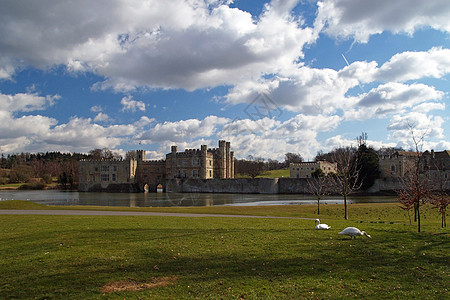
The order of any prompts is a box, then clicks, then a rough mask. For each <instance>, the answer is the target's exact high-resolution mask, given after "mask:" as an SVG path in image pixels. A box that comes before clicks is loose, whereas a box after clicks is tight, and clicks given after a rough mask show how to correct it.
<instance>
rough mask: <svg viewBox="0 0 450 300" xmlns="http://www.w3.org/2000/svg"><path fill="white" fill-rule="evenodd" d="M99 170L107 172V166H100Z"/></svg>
mask: <svg viewBox="0 0 450 300" xmlns="http://www.w3.org/2000/svg"><path fill="white" fill-rule="evenodd" d="M101 170H102V172H108V171H109V166H101Z"/></svg>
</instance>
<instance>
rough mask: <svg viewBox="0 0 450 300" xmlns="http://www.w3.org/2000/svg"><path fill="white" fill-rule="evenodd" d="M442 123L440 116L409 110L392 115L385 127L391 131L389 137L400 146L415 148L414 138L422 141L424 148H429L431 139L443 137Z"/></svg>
mask: <svg viewBox="0 0 450 300" xmlns="http://www.w3.org/2000/svg"><path fill="white" fill-rule="evenodd" d="M443 123H444V120H443V119H442V117H440V116H433V115H426V114H425V113H420V112H410V113H407V114H404V115H394V116H393V117H392V118H391V120H390V124H389V126H388V128H387V129H388V131H390V132H391V133H390V134H389V138H390V139H391V140H393V141H396V142H397V143H398V145H399V146H400V147H403V148H405V149H415V145H414V139H415V140H416V141H418V142H421V143H423V145H424V149H431V148H429V146H430V145H432V144H433V142H432V140H435V139H442V138H445V136H444V130H443V129H442V124H443ZM434 143H435V142H434Z"/></svg>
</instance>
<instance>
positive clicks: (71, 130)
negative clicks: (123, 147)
mask: <svg viewBox="0 0 450 300" xmlns="http://www.w3.org/2000/svg"><path fill="white" fill-rule="evenodd" d="M58 98H59V96H52V95H47V96H40V95H38V94H34V93H32V94H25V93H23V94H15V95H7V94H0V104H1V105H0V152H2V153H11V152H17V151H29V152H33V151H34V152H41V151H86V152H87V151H89V150H92V149H94V148H105V147H106V148H114V147H116V146H118V145H120V144H121V143H124V142H127V141H128V140H129V139H130V138H131V137H132V136H133V135H135V134H136V131H137V130H138V129H142V128H144V127H145V126H147V125H149V124H151V123H152V122H153V119H150V118H148V117H142V118H141V119H140V120H139V122H137V123H136V124H128V125H117V124H113V125H109V126H101V125H98V124H96V123H95V122H98V121H106V120H107V115H106V114H103V113H101V112H100V113H99V114H98V115H97V117H96V120H94V122H92V120H91V119H90V118H78V117H73V118H71V120H70V121H69V122H68V123H66V124H58V121H57V120H56V119H55V118H51V117H47V116H42V115H36V114H31V112H33V111H37V110H42V109H45V108H46V107H48V106H49V105H52V104H53V101H54V100H55V99H58ZM94 110H96V109H94ZM18 112H20V113H21V114H22V115H21V116H16V114H17V113H18Z"/></svg>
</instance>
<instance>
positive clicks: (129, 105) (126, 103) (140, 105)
mask: <svg viewBox="0 0 450 300" xmlns="http://www.w3.org/2000/svg"><path fill="white" fill-rule="evenodd" d="M120 104H122V111H128V110H129V111H132V112H135V111H136V110H137V109H138V110H140V111H145V103H144V102H142V101H136V100H133V97H132V96H126V97H123V98H122V100H120Z"/></svg>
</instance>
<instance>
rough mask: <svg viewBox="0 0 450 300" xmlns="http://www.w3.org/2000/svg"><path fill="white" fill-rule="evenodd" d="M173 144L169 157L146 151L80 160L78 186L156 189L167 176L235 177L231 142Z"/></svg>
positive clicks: (85, 188) (87, 188)
mask: <svg viewBox="0 0 450 300" xmlns="http://www.w3.org/2000/svg"><path fill="white" fill-rule="evenodd" d="M177 150H178V149H177V146H172V148H171V152H170V153H168V154H166V159H165V160H146V159H145V151H144V150H137V151H136V158H132V159H127V160H81V161H79V168H78V169H79V185H78V190H79V191H82V192H88V191H108V192H141V191H150V192H156V191H157V190H158V189H163V190H164V189H165V185H166V179H172V178H186V179H228V178H234V153H233V151H231V145H230V142H226V141H223V140H221V141H219V147H218V148H212V149H208V147H207V145H202V146H201V148H200V149H186V150H185V151H184V152H178V151H177Z"/></svg>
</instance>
